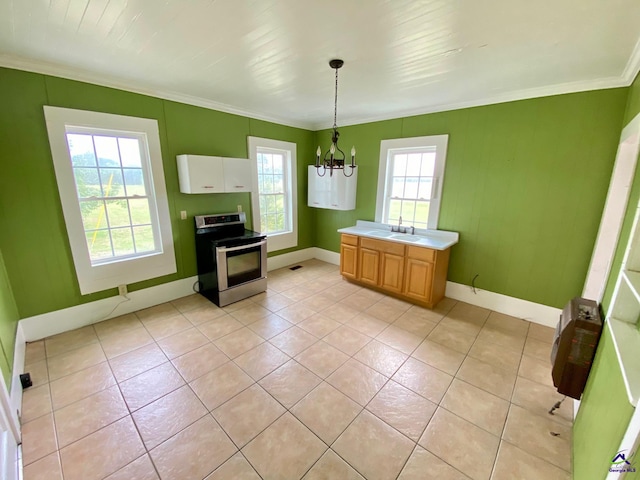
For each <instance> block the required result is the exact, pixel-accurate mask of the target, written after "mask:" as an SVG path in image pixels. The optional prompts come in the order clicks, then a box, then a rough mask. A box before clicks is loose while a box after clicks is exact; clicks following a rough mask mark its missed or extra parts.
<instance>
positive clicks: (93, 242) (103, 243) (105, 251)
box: [86, 230, 113, 261]
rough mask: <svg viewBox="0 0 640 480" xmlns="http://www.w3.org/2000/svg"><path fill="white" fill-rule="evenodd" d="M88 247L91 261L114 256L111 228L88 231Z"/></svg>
mask: <svg viewBox="0 0 640 480" xmlns="http://www.w3.org/2000/svg"><path fill="white" fill-rule="evenodd" d="M86 237H87V247H89V256H90V257H91V261H96V260H101V259H104V258H109V257H113V252H112V251H111V238H110V237H109V230H94V231H88V232H86Z"/></svg>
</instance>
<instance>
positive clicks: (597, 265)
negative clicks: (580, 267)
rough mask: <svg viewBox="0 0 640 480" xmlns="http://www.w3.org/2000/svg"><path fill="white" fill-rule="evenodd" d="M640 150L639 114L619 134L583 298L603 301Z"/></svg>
mask: <svg viewBox="0 0 640 480" xmlns="http://www.w3.org/2000/svg"><path fill="white" fill-rule="evenodd" d="M639 150H640V114H638V115H636V117H635V118H634V119H633V120H632V121H631V122H629V123H628V124H627V126H626V127H624V129H623V130H622V134H621V135H620V143H619V145H618V152H617V154H616V161H615V164H614V166H613V173H612V174H611V182H610V183H609V192H608V193H607V200H606V202H605V205H604V211H603V213H602V219H601V221H600V228H599V229H598V236H597V238H596V244H595V247H594V249H593V254H592V256H591V263H590V265H589V271H588V273H587V278H586V280H585V284H584V289H583V291H582V296H583V297H584V298H589V299H591V300H595V301H597V302H601V301H602V297H603V296H604V290H605V288H606V286H607V279H608V278H609V273H610V272H611V265H612V263H613V257H614V256H615V253H616V247H617V245H618V239H619V237H620V230H621V229H622V222H623V221H624V214H625V211H626V209H627V203H628V201H629V193H630V192H631V186H632V184H633V177H634V172H635V169H636V163H637V161H638V151H639Z"/></svg>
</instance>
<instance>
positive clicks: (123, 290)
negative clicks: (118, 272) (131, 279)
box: [118, 285, 128, 297]
mask: <svg viewBox="0 0 640 480" xmlns="http://www.w3.org/2000/svg"><path fill="white" fill-rule="evenodd" d="M127 293H128V292H127V286H126V285H118V295H120V296H121V297H126V296H127Z"/></svg>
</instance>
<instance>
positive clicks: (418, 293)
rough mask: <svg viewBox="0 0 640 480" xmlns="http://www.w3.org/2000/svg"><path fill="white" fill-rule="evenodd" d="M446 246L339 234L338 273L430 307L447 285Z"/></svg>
mask: <svg viewBox="0 0 640 480" xmlns="http://www.w3.org/2000/svg"><path fill="white" fill-rule="evenodd" d="M448 268H449V249H446V250H433V249H430V248H425V247H417V246H413V245H406V244H403V243H397V242H388V241H385V240H377V239H372V238H368V237H358V236H357V235H348V234H343V235H342V243H341V245H340V273H341V274H342V275H343V276H344V277H345V278H346V279H348V280H351V281H354V282H356V283H359V284H361V285H364V286H368V287H372V288H375V289H376V290H380V291H382V292H384V293H388V294H391V295H393V296H395V297H398V298H402V299H404V300H409V301H411V302H413V303H417V304H419V305H423V306H426V307H429V308H433V307H434V306H435V305H436V304H437V303H438V302H439V301H440V300H442V298H443V297H444V292H445V288H446V284H447V270H448Z"/></svg>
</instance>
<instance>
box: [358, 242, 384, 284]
mask: <svg viewBox="0 0 640 480" xmlns="http://www.w3.org/2000/svg"><path fill="white" fill-rule="evenodd" d="M358 257H359V258H358V260H359V264H360V268H359V272H358V280H360V281H361V282H362V283H368V284H370V285H376V286H377V285H378V279H379V276H380V275H379V273H380V252H378V251H377V250H369V249H368V248H361V249H360V254H359V256H358Z"/></svg>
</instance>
